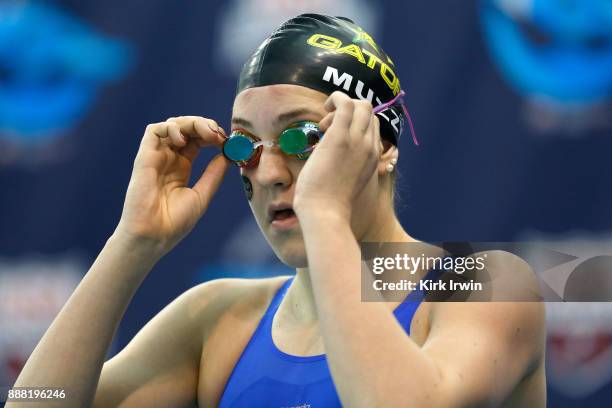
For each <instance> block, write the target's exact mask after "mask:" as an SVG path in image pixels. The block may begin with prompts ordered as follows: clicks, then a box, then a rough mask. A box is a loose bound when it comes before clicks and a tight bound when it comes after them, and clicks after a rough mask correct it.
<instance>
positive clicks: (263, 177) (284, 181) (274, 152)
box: [254, 147, 293, 188]
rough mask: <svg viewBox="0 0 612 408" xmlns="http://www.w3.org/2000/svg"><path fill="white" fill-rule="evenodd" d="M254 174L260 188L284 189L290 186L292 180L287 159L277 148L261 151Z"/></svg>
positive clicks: (267, 148)
mask: <svg viewBox="0 0 612 408" xmlns="http://www.w3.org/2000/svg"><path fill="white" fill-rule="evenodd" d="M254 172H255V174H254V176H255V180H256V182H257V183H258V184H259V185H261V186H262V187H268V188H270V187H280V188H284V187H287V186H289V185H291V182H292V180H293V175H292V174H291V170H290V169H289V166H288V165H287V158H286V157H285V156H284V155H283V154H282V153H281V152H280V151H278V147H272V148H269V147H266V148H264V149H263V151H262V152H261V156H260V157H259V163H258V164H257V167H256V168H255V169H254Z"/></svg>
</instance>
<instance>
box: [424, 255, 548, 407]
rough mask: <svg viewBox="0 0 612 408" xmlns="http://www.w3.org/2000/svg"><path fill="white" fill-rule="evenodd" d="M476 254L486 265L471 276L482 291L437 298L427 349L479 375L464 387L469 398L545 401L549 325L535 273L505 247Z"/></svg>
mask: <svg viewBox="0 0 612 408" xmlns="http://www.w3.org/2000/svg"><path fill="white" fill-rule="evenodd" d="M472 257H483V258H485V259H486V262H485V264H486V268H484V269H483V271H479V272H477V273H476V274H473V275H472V276H470V279H471V278H474V279H476V280H478V281H481V282H483V283H484V285H483V287H484V290H483V292H484V294H483V293H480V294H473V295H471V296H462V297H460V298H457V299H454V300H455V301H441V302H433V303H432V304H431V308H430V313H429V321H430V331H429V333H428V337H427V339H426V341H425V344H424V348H425V349H429V350H430V351H431V353H433V354H435V355H438V356H440V358H441V359H442V360H444V364H448V366H447V367H448V368H449V370H450V371H451V372H454V373H459V374H461V375H464V374H465V373H475V375H476V378H480V380H479V381H475V382H474V383H473V384H469V387H467V388H464V389H469V390H470V392H469V393H467V392H466V398H467V401H469V402H474V401H483V400H485V399H487V398H493V400H495V401H497V403H498V404H499V405H503V404H502V402H503V401H508V400H509V399H515V398H518V399H519V400H520V399H522V398H527V399H534V398H535V399H537V400H538V401H541V400H542V398H544V397H542V396H543V395H544V392H545V386H544V385H542V384H544V382H543V381H542V378H541V377H542V376H543V374H542V373H543V371H542V370H541V367H543V358H544V351H545V345H546V328H545V315H544V304H543V302H542V301H540V297H539V296H538V294H539V291H538V285H537V280H536V279H535V276H534V274H533V271H532V270H531V267H530V266H529V265H528V264H527V263H526V262H525V261H524V260H523V259H521V258H520V257H518V256H516V255H514V254H512V253H509V252H505V251H486V252H479V253H475V254H473V255H472ZM451 275H452V273H451ZM449 347H450V348H452V349H456V350H457V349H458V350H461V351H462V353H461V355H452V356H450V355H448V354H447V352H446V351H445V350H448V349H449ZM502 373H503V378H504V381H501V382H500V381H497V382H491V383H488V382H487V381H483V380H482V378H500V377H499V376H500V375H501V374H502ZM525 384H531V385H525ZM533 384H538V386H537V387H535V386H533ZM466 385H468V384H467V383H464V384H463V386H466ZM522 389H525V390H526V389H529V390H530V391H529V392H527V391H525V392H523V391H520V390H522ZM467 405H469V404H467ZM538 406H539V405H538Z"/></svg>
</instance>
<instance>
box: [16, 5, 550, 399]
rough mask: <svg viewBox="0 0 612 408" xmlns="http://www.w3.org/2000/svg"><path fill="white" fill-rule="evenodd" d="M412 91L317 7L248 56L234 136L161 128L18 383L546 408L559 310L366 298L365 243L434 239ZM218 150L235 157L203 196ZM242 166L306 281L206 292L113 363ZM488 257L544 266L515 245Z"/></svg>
mask: <svg viewBox="0 0 612 408" xmlns="http://www.w3.org/2000/svg"><path fill="white" fill-rule="evenodd" d="M401 95H402V93H401V89H400V85H399V80H398V79H397V76H396V75H395V72H394V71H393V63H392V62H391V60H390V58H389V57H388V56H387V55H386V54H385V53H384V52H383V51H382V50H381V49H380V47H379V46H378V45H377V44H376V43H375V42H374V41H373V40H372V38H371V37H370V36H369V35H367V33H365V32H364V31H363V30H361V29H360V28H359V27H358V26H356V25H355V24H354V23H352V22H350V21H348V20H346V19H343V18H336V17H329V16H322V15H313V14H309V15H302V16H298V17H296V18H294V19H292V20H290V21H288V22H287V23H285V24H284V25H283V26H281V27H280V28H279V29H278V30H276V31H275V32H274V33H273V34H272V35H271V37H270V38H269V39H268V40H266V41H265V42H264V43H263V44H262V46H261V47H260V48H259V49H258V50H257V51H256V52H255V54H254V55H253V56H252V57H251V58H250V59H249V61H247V63H246V64H245V68H244V69H243V72H242V74H241V77H240V82H239V86H238V93H237V96H236V99H235V102H234V108H233V115H232V132H231V133H230V135H229V136H228V135H226V133H225V132H224V130H223V129H221V128H220V127H219V126H218V124H217V123H216V122H215V121H213V120H210V119H205V118H201V117H178V118H170V119H168V120H167V121H165V122H161V123H156V124H152V125H149V126H148V127H147V128H146V131H145V134H144V137H143V139H142V143H141V146H140V149H139V151H138V154H137V156H136V160H135V163H134V169H133V174H132V178H131V181H130V184H129V187H128V191H127V195H126V199H125V205H124V211H123V214H122V217H121V220H120V222H119V224H118V226H117V228H116V230H115V232H114V234H113V235H112V236H111V237H110V239H109V240H108V242H107V244H106V246H105V247H104V249H103V250H102V251H101V253H100V255H99V257H98V258H97V259H96V261H95V263H94V264H93V266H92V267H91V269H90V270H89V271H88V273H87V274H86V276H85V277H84V279H83V281H82V282H81V284H80V285H79V286H78V288H77V289H76V290H75V292H74V294H73V295H72V296H71V298H70V299H69V301H68V302H67V304H66V305H65V307H64V308H63V310H62V311H61V313H60V314H59V315H58V317H57V318H56V320H55V321H54V322H53V324H52V326H51V327H50V328H49V330H48V331H47V333H46V334H45V336H44V337H43V338H42V340H41V341H40V343H39V345H38V346H37V348H36V350H35V351H34V353H33V354H32V356H31V357H30V359H29V360H28V362H27V364H26V366H25V368H24V370H23V371H22V373H21V375H20V377H19V379H18V381H17V384H15V386H43V385H44V386H46V387H50V386H57V387H60V388H65V389H66V392H67V399H66V400H64V401H61V402H58V404H57V406H62V407H64V406H75V407H82V406H87V405H90V404H93V406H95V407H111V406H121V407H144V406H146V407H183V406H185V407H187V406H201V407H214V406H222V407H242V406H249V407H313V408H314V407H334V406H340V405H343V406H350V407H406V406H410V407H467V406H508V407H510V406H516V407H525V406H529V407H543V406H545V377H544V363H543V361H544V360H543V357H544V342H545V330H544V317H543V308H542V305H541V303H536V302H533V303H511V302H506V303H477V302H465V303H452V302H440V303H434V302H417V301H409V300H406V301H400V302H398V301H395V302H364V301H362V299H361V279H362V275H361V253H360V247H359V244H360V243H362V242H406V243H409V242H417V241H416V240H414V239H413V238H412V237H410V236H409V235H408V233H406V231H405V230H404V229H403V228H402V226H401V225H400V223H399V221H398V219H397V217H396V215H395V213H394V210H393V188H394V186H393V183H394V171H395V165H396V163H397V160H398V158H399V150H398V147H397V146H398V143H399V140H400V135H401V133H402V128H403V127H404V126H405V125H406V123H407V121H408V122H409V117H408V116H407V113H405V111H404V110H403V109H402V103H401V100H400V98H401ZM373 106H375V108H373ZM413 136H414V135H413ZM415 142H416V140H415ZM208 147H216V148H219V149H221V150H222V152H223V154H220V155H218V156H216V157H215V158H214V159H213V160H212V161H211V163H210V164H209V165H208V167H207V169H206V170H205V172H204V173H203V174H202V176H201V177H200V179H199V180H198V181H197V182H196V183H195V185H194V186H192V187H189V186H188V185H187V183H188V181H189V176H190V171H191V164H192V163H193V161H194V159H195V158H196V156H197V155H198V152H199V150H200V149H201V148H208ZM231 162H234V163H235V164H236V165H238V166H240V167H241V170H240V171H241V175H242V178H243V181H244V184H245V191H246V192H247V197H248V199H249V203H250V206H251V209H252V211H253V214H254V216H255V219H256V220H257V223H258V224H259V226H260V228H261V230H262V233H263V234H264V236H265V237H266V239H267V240H268V242H269V243H270V245H271V247H272V248H273V249H274V251H275V253H276V254H277V256H278V257H279V258H280V259H281V260H282V261H283V262H284V263H286V264H287V265H290V266H292V267H294V268H295V269H296V275H295V277H292V278H290V277H278V278H273V279H262V280H246V279H223V280H216V281H211V282H207V283H204V284H201V285H199V286H197V287H194V288H192V289H191V290H189V291H187V292H186V293H184V294H182V295H181V296H180V297H179V298H177V299H176V300H175V301H174V302H172V303H171V304H170V305H168V306H167V307H166V308H165V309H164V310H162V311H161V312H160V313H159V314H158V315H157V316H156V317H154V318H153V319H152V320H151V321H150V322H149V323H148V324H147V325H146V326H145V327H144V328H143V329H142V330H141V331H140V332H139V333H138V335H137V336H136V337H135V338H134V339H133V340H132V341H131V342H130V344H129V345H128V346H127V347H126V348H125V349H124V350H122V351H121V352H120V353H119V354H117V355H116V356H115V357H114V358H112V359H111V360H109V361H107V362H106V363H105V362H104V361H103V359H104V356H105V353H106V351H107V349H108V346H109V344H110V343H111V340H112V337H113V335H114V333H115V330H116V328H117V326H118V324H119V322H120V320H121V317H122V315H123V313H124V311H125V308H126V307H127V305H128V303H129V302H130V300H131V298H132V296H133V294H134V292H135V291H136V290H137V289H138V287H139V285H140V283H141V282H142V281H143V279H144V278H145V277H146V275H147V273H148V272H149V271H150V269H151V268H152V267H153V266H154V265H155V263H156V262H157V261H158V260H159V259H160V258H161V257H162V256H163V255H164V254H165V253H167V252H168V251H170V250H171V249H172V248H173V247H174V246H175V245H176V244H177V243H178V242H179V241H180V240H181V239H182V238H183V237H185V236H186V235H187V234H188V233H189V231H190V230H191V229H192V228H193V226H194V225H195V223H196V222H197V221H198V220H199V219H200V217H201V216H202V215H203V214H204V213H205V211H206V208H207V207H208V204H209V203H210V200H211V199H212V197H213V195H214V193H215V191H216V189H217V187H218V186H219V184H220V183H221V181H222V179H223V176H224V173H225V171H226V170H227V168H228V167H229V166H230V165H231ZM245 244H247V245H248V243H245ZM422 248H425V249H424V250H426V251H427V252H428V254H431V255H442V254H443V251H442V250H441V249H440V248H437V247H435V246H432V245H426V244H423V246H422ZM488 262H489V263H488V267H489V270H490V271H494V273H495V271H496V270H501V269H508V268H510V269H511V270H512V273H514V274H516V275H518V276H520V275H521V274H525V273H527V271H528V267H527V266H526V264H525V263H524V262H522V261H521V260H520V259H518V258H516V257H514V256H513V255H510V254H506V253H503V252H499V251H497V252H495V253H491V254H489V261H488ZM426 273H428V271H427V270H421V271H419V276H424V275H425V274H426ZM417 292H418V291H416V290H415V291H412V292H410V293H408V291H406V292H405V293H406V296H407V298H406V299H408V298H410V296H412V295H414V294H415V293H417ZM7 406H9V407H11V406H17V405H11V403H9V404H8V405H7ZM19 406H21V405H19Z"/></svg>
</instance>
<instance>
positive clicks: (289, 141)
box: [223, 91, 419, 168]
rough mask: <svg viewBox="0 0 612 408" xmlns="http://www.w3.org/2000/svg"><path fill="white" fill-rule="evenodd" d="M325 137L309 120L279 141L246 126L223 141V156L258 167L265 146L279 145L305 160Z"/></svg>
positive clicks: (379, 109) (383, 106)
mask: <svg viewBox="0 0 612 408" xmlns="http://www.w3.org/2000/svg"><path fill="white" fill-rule="evenodd" d="M404 95H405V93H404V91H401V92H400V93H399V94H397V95H396V96H395V98H393V99H392V100H390V101H389V102H386V103H383V104H380V105H378V106H376V107H375V108H374V109H373V110H372V113H373V114H377V113H380V112H382V111H384V110H385V109H387V108H389V107H391V106H393V105H394V104H396V103H397V102H398V101H400V102H401V101H402V98H403V96H404ZM400 104H401V106H402V109H403V110H404V113H405V115H406V117H407V118H408V123H409V125H410V132H411V133H412V139H413V141H414V144H415V145H417V146H418V144H419V142H418V141H417V139H416V135H415V133H414V128H413V126H412V119H411V118H410V114H409V113H408V110H407V109H406V106H405V105H404V103H403V102H401V103H400ZM322 138H323V132H321V130H320V129H319V125H318V124H317V123H315V122H310V121H302V122H297V123H294V124H293V125H291V126H290V127H289V128H287V129H285V130H284V131H283V132H282V133H281V134H280V136H279V138H278V143H276V142H273V141H271V140H267V141H264V140H261V139H259V138H258V137H257V136H255V135H252V134H251V133H249V132H247V131H246V130H244V129H235V130H233V131H232V133H231V134H230V135H229V137H227V138H226V139H225V141H224V142H223V155H224V156H225V157H226V158H227V159H228V160H230V161H231V162H233V163H234V164H236V165H237V166H238V167H242V168H246V167H254V166H257V163H258V162H259V157H260V156H261V152H262V150H263V147H264V146H268V147H274V146H278V147H279V148H280V150H281V151H282V152H283V153H284V154H285V155H287V156H289V157H294V158H297V159H300V160H306V159H307V158H308V157H309V156H310V154H311V153H312V151H313V150H314V147H315V146H316V144H317V143H319V141H321V139H322Z"/></svg>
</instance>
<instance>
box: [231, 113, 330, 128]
mask: <svg viewBox="0 0 612 408" xmlns="http://www.w3.org/2000/svg"><path fill="white" fill-rule="evenodd" d="M303 115H314V116H321V114H320V113H318V112H316V111H314V110H312V109H309V108H297V109H293V110H290V111H288V112H284V113H281V114H280V115H278V116H277V117H276V118H275V119H274V121H273V122H272V124H273V125H274V126H278V125H282V124H285V123H288V122H291V120H293V119H295V118H297V117H299V116H303ZM232 125H237V126H244V127H250V128H253V124H252V123H251V122H250V121H248V120H247V119H244V118H241V117H233V118H232Z"/></svg>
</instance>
